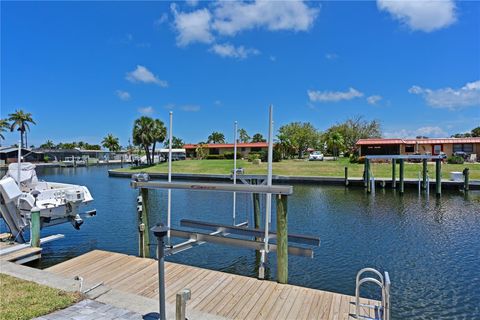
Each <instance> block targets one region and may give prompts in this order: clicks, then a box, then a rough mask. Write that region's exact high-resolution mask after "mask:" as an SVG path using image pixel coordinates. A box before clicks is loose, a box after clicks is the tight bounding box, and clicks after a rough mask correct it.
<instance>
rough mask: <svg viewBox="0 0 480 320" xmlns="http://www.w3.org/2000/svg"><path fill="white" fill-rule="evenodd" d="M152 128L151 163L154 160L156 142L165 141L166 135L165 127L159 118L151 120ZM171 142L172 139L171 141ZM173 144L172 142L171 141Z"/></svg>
mask: <svg viewBox="0 0 480 320" xmlns="http://www.w3.org/2000/svg"><path fill="white" fill-rule="evenodd" d="M151 129H152V139H153V140H152V144H153V147H152V155H151V156H152V163H154V162H155V158H154V157H155V146H156V145H157V142H158V143H163V141H165V137H166V136H167V128H165V125H164V124H163V122H162V121H161V120H160V119H155V120H153V127H152V128H151ZM172 142H173V141H172ZM172 144H173V143H172Z"/></svg>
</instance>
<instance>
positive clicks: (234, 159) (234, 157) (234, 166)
mask: <svg viewBox="0 0 480 320" xmlns="http://www.w3.org/2000/svg"><path fill="white" fill-rule="evenodd" d="M237 131H238V129H237V121H235V124H234V125H233V184H237ZM236 202H237V193H236V192H234V193H233V225H235V216H236V209H237V203H236Z"/></svg>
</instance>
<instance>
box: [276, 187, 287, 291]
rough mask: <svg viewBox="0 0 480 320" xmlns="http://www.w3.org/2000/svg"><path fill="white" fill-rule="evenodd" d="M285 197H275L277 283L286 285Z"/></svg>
mask: <svg viewBox="0 0 480 320" xmlns="http://www.w3.org/2000/svg"><path fill="white" fill-rule="evenodd" d="M287 205H288V202H287V196H284V195H278V196H277V281H278V282H279V283H282V284H286V283H288V220H287Z"/></svg>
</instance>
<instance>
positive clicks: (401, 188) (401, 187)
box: [400, 159, 405, 194]
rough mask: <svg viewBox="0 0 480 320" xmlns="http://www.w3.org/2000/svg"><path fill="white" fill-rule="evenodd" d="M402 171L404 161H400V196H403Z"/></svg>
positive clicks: (403, 169)
mask: <svg viewBox="0 0 480 320" xmlns="http://www.w3.org/2000/svg"><path fill="white" fill-rule="evenodd" d="M404 171H405V160H403V159H400V194H403V191H404V190H405V189H404V183H403V180H404Z"/></svg>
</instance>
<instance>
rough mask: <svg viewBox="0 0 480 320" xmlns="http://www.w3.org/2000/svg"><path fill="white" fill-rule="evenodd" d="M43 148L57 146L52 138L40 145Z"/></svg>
mask: <svg viewBox="0 0 480 320" xmlns="http://www.w3.org/2000/svg"><path fill="white" fill-rule="evenodd" d="M40 148H41V149H54V148H55V143H53V141H52V140H47V142H45V143H44V144H41V145H40Z"/></svg>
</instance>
